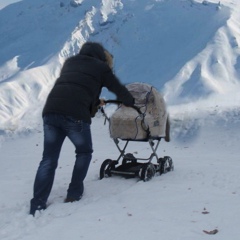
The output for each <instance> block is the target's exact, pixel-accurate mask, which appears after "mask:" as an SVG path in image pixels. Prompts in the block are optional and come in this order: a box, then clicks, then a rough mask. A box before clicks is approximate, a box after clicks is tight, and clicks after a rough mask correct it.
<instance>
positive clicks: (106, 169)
mask: <svg viewBox="0 0 240 240" xmlns="http://www.w3.org/2000/svg"><path fill="white" fill-rule="evenodd" d="M112 163H113V161H112V160H111V159H106V160H105V161H103V163H102V165H101V168H100V174H99V178H100V179H103V178H104V177H111V176H112V174H111V169H112V166H113V164H112Z"/></svg>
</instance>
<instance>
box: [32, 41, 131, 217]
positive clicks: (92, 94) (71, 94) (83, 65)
mask: <svg viewBox="0 0 240 240" xmlns="http://www.w3.org/2000/svg"><path fill="white" fill-rule="evenodd" d="M102 87H106V88H107V89H108V90H110V91H112V92H113V93H115V94H116V95H117V98H118V100H120V101H122V102H123V104H124V105H126V106H133V104H134V99H133V97H132V96H131V94H130V93H129V92H128V90H127V89H126V88H125V87H124V86H123V85H122V84H121V83H120V82H119V80H118V79H117V78H116V76H115V75H114V74H113V72H112V56H111V54H110V53H109V52H108V51H107V50H105V49H104V48H103V46H102V45H101V44H99V43H94V42H87V43H85V44H84V45H83V46H82V48H81V50H80V52H79V54H77V55H75V56H73V57H70V58H69V59H67V60H66V61H65V63H64V65H63V67H62V69H61V73H60V76H59V78H58V79H57V80H56V83H55V85H54V87H53V88H52V90H51V92H50V93H49V95H48V98H47V101H46V104H45V106H44V109H43V125H44V150H43V156H42V161H41V162H40V165H39V167H38V170H37V174H36V178H35V182H34V194H33V195H34V196H33V199H32V200H31V206H30V214H32V215H33V216H34V214H35V212H36V211H37V210H43V209H46V203H47V199H48V197H49V195H50V192H51V189H52V185H53V181H54V175H55V170H56V168H57V164H58V158H59V154H60V151H61V147H62V144H63V141H64V139H65V138H66V137H68V138H69V139H70V141H71V142H72V143H73V144H74V146H75V149H76V150H75V153H76V161H75V165H74V168H73V172H72V179H71V182H70V184H69V187H68V191H67V197H66V199H65V202H73V201H78V200H80V199H81V197H82V194H83V191H84V185H83V181H84V178H85V177H86V174H87V171H88V167H89V164H90V161H91V158H92V152H93V150H92V139H91V130H90V125H91V116H92V115H94V114H93V113H92V112H93V111H94V109H95V108H96V106H97V105H103V104H104V102H103V101H102V100H100V99H99V96H100V93H101V89H102Z"/></svg>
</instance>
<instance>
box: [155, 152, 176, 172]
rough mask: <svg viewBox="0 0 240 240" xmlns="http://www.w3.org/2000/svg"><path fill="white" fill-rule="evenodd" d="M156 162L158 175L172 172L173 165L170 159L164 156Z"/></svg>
mask: <svg viewBox="0 0 240 240" xmlns="http://www.w3.org/2000/svg"><path fill="white" fill-rule="evenodd" d="M158 162H159V164H160V174H163V173H167V172H170V171H173V170H174V165H173V161H172V158H171V157H168V156H165V157H163V158H159V160H158Z"/></svg>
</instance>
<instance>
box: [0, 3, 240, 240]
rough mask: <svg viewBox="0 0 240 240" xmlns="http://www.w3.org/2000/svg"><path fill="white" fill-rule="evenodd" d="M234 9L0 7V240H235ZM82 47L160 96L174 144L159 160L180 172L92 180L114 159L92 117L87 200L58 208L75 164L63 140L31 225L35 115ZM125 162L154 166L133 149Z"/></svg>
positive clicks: (239, 26) (37, 154)
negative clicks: (95, 47) (97, 48)
mask: <svg viewBox="0 0 240 240" xmlns="http://www.w3.org/2000/svg"><path fill="white" fill-rule="evenodd" d="M239 9H240V2H239V1H238V0H231V1H230V0H222V1H220V2H219V1H215V0H212V1H202V0H196V1H194V0H186V1H178V0H148V1H136V0H131V1H129V0H128V1H127V0H102V1H98V0H91V1H87V0H71V1H70V0H61V1H57V0H38V1H31V0H22V1H10V0H9V1H7V0H1V3H0V22H1V24H0V35H1V38H0V46H1V48H0V166H1V168H0V182H1V184H0V192H1V197H0V239H1V240H2V239H3V240H14V239H23V240H28V239H31V240H38V239H39V240H40V239H59V240H61V239H66V238H71V239H74V240H75V239H86V240H91V239H99V240H101V239H104V240H105V239H106V240H108V239H112V238H114V239H116V240H120V239H130V238H131V239H140V240H141V239H149V240H154V239H159V238H163V239H165V240H173V239H179V240H183V239H184V240H187V239H189V240H192V239H194V240H204V239H209V238H211V239H218V240H225V239H231V240H238V239H239V236H238V234H239V230H238V226H239V224H240V221H239V217H238V216H239V214H240V203H239V195H240V186H239V182H240V176H239V171H240V165H239V140H240V131H239V129H240V109H239V103H240V95H239V90H240V62H239V59H240V50H239V43H240V16H239ZM88 40H91V41H99V42H102V43H103V44H104V45H105V46H106V47H107V49H109V50H110V51H111V52H112V53H113V55H114V60H115V72H116V74H117V75H118V76H119V77H120V79H121V81H122V82H123V83H129V82H136V81H139V82H147V83H149V84H152V85H154V86H155V87H156V88H157V89H158V90H159V91H160V92H162V94H163V95H164V98H165V100H166V103H167V106H168V110H169V113H170V117H171V137H172V141H171V142H170V143H166V142H164V141H162V142H161V143H160V146H159V148H158V154H159V155H160V156H170V157H172V159H173V161H174V166H175V170H174V171H172V172H169V173H167V174H163V175H161V176H159V175H156V176H155V177H154V178H153V179H152V180H151V181H148V182H143V181H140V180H139V179H138V178H133V179H125V178H123V177H119V176H113V177H110V178H104V179H102V180H99V170H100V166H101V164H102V162H103V161H104V160H105V159H107V158H110V159H116V158H117V157H118V155H119V152H118V149H117V148H116V146H115V144H114V142H113V140H112V139H111V138H110V136H109V129H108V125H104V118H103V117H102V116H99V115H98V116H97V117H95V118H94V119H93V123H92V135H93V144H94V153H93V158H92V162H91V165H90V169H89V172H88V175H87V177H86V180H85V193H84V196H83V198H82V199H81V201H79V202H76V203H67V204H66V203H63V200H64V198H65V195H66V190H67V186H68V184H69V181H70V178H71V171H72V167H73V163H74V158H75V156H74V148H73V146H72V144H71V143H70V142H69V141H68V140H66V141H65V143H64V145H63V148H62V152H61V156H60V159H59V165H58V169H57V172H56V177H55V182H54V186H53V190H52V192H51V195H50V197H49V201H48V208H47V209H46V210H45V211H43V212H41V213H37V214H36V216H35V218H34V217H32V216H30V215H29V214H28V211H29V201H30V199H31V198H32V188H33V181H34V177H35V174H36V170H37V167H38V164H39V162H40V160H41V155H42V150H43V146H42V145H43V133H42V120H41V111H42V107H43V105H44V102H45V99H46V97H47V94H48V92H49V91H50V89H51V87H52V85H53V84H54V81H55V79H56V77H57V76H58V74H59V71H60V69H61V66H62V64H63V62H64V60H65V59H66V58H67V57H69V56H71V55H73V54H75V53H77V52H78V50H79V48H80V47H81V45H82V44H83V43H84V42H86V41H88ZM102 96H103V97H106V98H112V97H113V95H112V94H111V93H109V92H108V91H106V90H105V89H104V91H103V93H102ZM109 109H110V111H112V110H111V106H110V107H109ZM127 151H128V152H130V153H133V154H135V155H137V156H139V157H142V156H143V157H145V156H149V154H151V151H150V148H149V146H148V145H147V144H146V143H139V142H132V143H131V144H130V146H129V147H128V148H127ZM215 229H217V230H218V232H217V233H216V235H212V236H211V235H208V234H207V233H206V232H204V231H208V232H211V231H213V230H215Z"/></svg>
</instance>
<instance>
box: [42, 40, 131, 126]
mask: <svg viewBox="0 0 240 240" xmlns="http://www.w3.org/2000/svg"><path fill="white" fill-rule="evenodd" d="M104 51H105V50H104V48H103V47H102V45H100V44H98V43H92V42H88V43H85V44H84V45H83V46H82V48H81V50H80V52H79V54H77V55H76V56H73V57H70V58H69V59H67V60H66V61H65V63H64V65H63V67H62V70H61V73H60V77H59V78H58V79H57V80H56V83H55V85H54V87H53V88H52V90H51V92H50V93H49V95H48V98H47V101H46V104H45V106H44V109H43V116H44V115H45V114H47V113H58V114H63V115H68V116H72V117H74V118H76V119H78V120H83V121H85V122H88V123H91V109H92V107H93V106H94V105H95V104H96V102H97V100H98V99H99V96H100V93H101V90H102V87H106V88H107V89H108V90H109V91H111V92H113V93H115V94H116V95H117V98H118V100H120V101H122V102H123V104H124V105H126V106H132V105H133V104H134V99H133V97H132V95H131V94H130V93H129V92H128V90H127V89H126V88H125V86H124V85H122V84H121V83H120V82H119V80H118V79H117V77H116V76H115V75H114V74H113V72H112V70H111V69H110V67H109V66H108V65H107V62H106V57H105V53H104Z"/></svg>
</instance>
